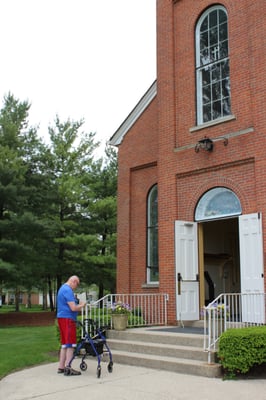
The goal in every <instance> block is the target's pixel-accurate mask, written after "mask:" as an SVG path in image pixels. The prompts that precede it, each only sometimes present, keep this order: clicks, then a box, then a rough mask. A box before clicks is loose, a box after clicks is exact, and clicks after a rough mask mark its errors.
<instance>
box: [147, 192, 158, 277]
mask: <svg viewBox="0 0 266 400" xmlns="http://www.w3.org/2000/svg"><path fill="white" fill-rule="evenodd" d="M147 211H148V218H147V221H148V226H147V282H157V281H158V278H159V268H158V191H157V185H156V186H154V187H153V188H152V189H151V191H150V193H149V196H148V207H147Z"/></svg>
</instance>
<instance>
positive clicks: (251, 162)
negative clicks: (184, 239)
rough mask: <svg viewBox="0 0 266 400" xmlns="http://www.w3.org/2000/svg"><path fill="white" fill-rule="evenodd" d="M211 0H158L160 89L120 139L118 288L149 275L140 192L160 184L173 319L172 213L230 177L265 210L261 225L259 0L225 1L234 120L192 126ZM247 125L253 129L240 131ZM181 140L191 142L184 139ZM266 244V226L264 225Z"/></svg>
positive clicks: (163, 261) (134, 287) (163, 276)
mask: <svg viewBox="0 0 266 400" xmlns="http://www.w3.org/2000/svg"><path fill="white" fill-rule="evenodd" d="M213 4H214V3H213V2H212V1H208V0H198V1H195V0H179V1H175V2H173V1H172V0H158V1H157V97H156V99H155V100H154V101H153V102H152V104H151V105H150V107H149V108H148V109H147V110H146V111H145V112H144V113H143V115H142V116H141V118H140V119H139V120H138V121H137V123H135V125H134V126H133V127H132V128H131V129H130V131H129V132H128V133H127V135H126V136H125V138H124V141H123V143H122V145H120V147H119V198H118V276H117V290H118V292H120V291H124V292H128V291H132V292H134V291H137V292H139V291H140V289H141V285H142V284H143V283H144V281H145V273H146V271H145V265H146V237H145V226H146V197H147V193H148V190H149V189H150V187H151V186H152V185H153V184H154V183H156V182H157V183H158V207H159V265H160V289H159V290H160V292H167V293H169V295H170V301H169V310H170V314H169V319H170V321H172V322H173V321H174V320H175V284H176V282H175V262H174V261H175V260H174V221H175V220H176V219H189V220H193V219H194V211H195V207H196V204H197V202H198V200H199V198H200V197H201V196H202V194H203V193H204V192H205V191H206V190H209V189H211V188H212V187H215V186H226V187H228V188H230V189H232V190H233V191H234V192H235V193H236V195H237V196H238V197H239V199H240V201H241V205H242V209H243V213H245V214H246V213H252V212H257V211H261V212H262V215H263V216H265V217H264V218H263V230H264V232H266V223H265V221H266V179H265V171H266V157H265V149H266V141H265V140H266V139H265V138H266V128H265V126H266V113H265V110H264V108H265V107H264V98H265V92H266V91H265V86H266V85H265V65H266V56H265V45H266V41H265V29H264V21H265V16H266V15H265V9H266V7H265V0H258V1H253V2H249V1H246V0H242V1H233V0H226V1H223V2H220V4H222V5H224V7H225V8H226V9H227V12H228V22H229V49H230V78H231V101H232V114H233V115H234V116H235V118H233V119H232V120H230V121H227V122H223V123H220V124H216V125H213V126H209V127H205V128H204V129H201V130H194V131H191V128H192V127H195V125H196V87H195V34H194V32H195V26H196V23H197V20H198V18H199V17H200V15H201V13H202V12H203V11H204V10H205V9H206V8H207V7H209V6H211V5H213ZM247 129H250V132H249V133H245V134H243V132H245V131H246V130H247ZM230 134H231V135H232V134H234V135H232V137H230V138H229V143H228V145H227V146H224V144H223V141H221V140H220V141H217V142H215V143H214V150H213V152H211V153H208V152H204V151H200V152H199V153H196V152H195V150H194V147H195V145H196V143H197V142H198V140H200V139H202V138H203V137H204V136H208V137H210V138H212V139H215V138H217V137H220V136H223V135H230ZM186 146H187V147H186ZM264 248H265V249H266V234H264Z"/></svg>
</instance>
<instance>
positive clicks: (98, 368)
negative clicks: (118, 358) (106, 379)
mask: <svg viewBox="0 0 266 400" xmlns="http://www.w3.org/2000/svg"><path fill="white" fill-rule="evenodd" d="M101 372H102V371H101V367H100V366H98V367H97V378H100V376H101Z"/></svg>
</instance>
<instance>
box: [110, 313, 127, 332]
mask: <svg viewBox="0 0 266 400" xmlns="http://www.w3.org/2000/svg"><path fill="white" fill-rule="evenodd" d="M127 320H128V315H127V314H112V323H113V327H114V329H115V330H116V331H124V330H125V329H126V327H127Z"/></svg>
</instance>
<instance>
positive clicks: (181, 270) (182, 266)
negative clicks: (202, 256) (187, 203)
mask: <svg viewBox="0 0 266 400" xmlns="http://www.w3.org/2000/svg"><path fill="white" fill-rule="evenodd" d="M175 264H176V309H177V320H180V321H191V320H198V319H199V281H198V238H197V223H196V222H186V221H175Z"/></svg>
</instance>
